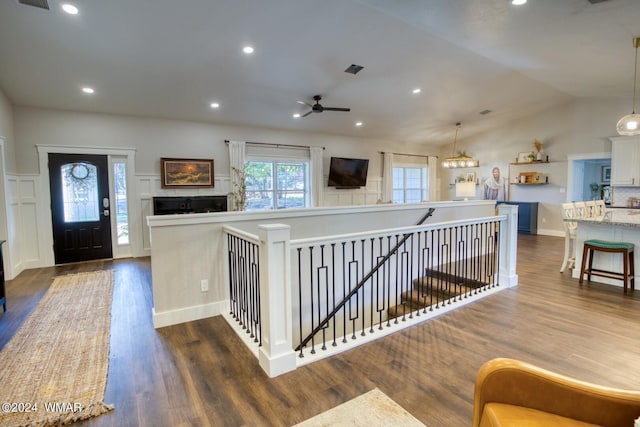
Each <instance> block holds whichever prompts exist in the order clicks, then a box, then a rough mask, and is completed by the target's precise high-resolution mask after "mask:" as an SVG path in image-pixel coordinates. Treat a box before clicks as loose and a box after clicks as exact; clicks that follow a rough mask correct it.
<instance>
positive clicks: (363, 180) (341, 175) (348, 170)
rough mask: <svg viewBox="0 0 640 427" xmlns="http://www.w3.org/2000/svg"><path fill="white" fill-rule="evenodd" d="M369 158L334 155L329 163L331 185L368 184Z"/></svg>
mask: <svg viewBox="0 0 640 427" xmlns="http://www.w3.org/2000/svg"><path fill="white" fill-rule="evenodd" d="M368 169H369V159H349V158H345V157H332V158H331V163H330V164H329V184H328V185H329V187H336V188H358V187H364V186H365V185H367V171H368Z"/></svg>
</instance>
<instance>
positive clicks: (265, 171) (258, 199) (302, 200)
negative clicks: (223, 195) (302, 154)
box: [244, 160, 309, 211]
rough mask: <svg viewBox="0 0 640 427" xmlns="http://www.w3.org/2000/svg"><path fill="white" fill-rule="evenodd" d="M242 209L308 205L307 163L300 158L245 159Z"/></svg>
mask: <svg viewBox="0 0 640 427" xmlns="http://www.w3.org/2000/svg"><path fill="white" fill-rule="evenodd" d="M244 171H245V175H246V184H247V203H246V210H248V211H251V210H261V209H286V208H304V207H306V206H309V176H308V175H309V173H308V171H309V165H308V163H307V162H303V161H280V160H273V161H272V160H266V161H248V162H246V163H245V164H244Z"/></svg>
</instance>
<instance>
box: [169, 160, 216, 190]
mask: <svg viewBox="0 0 640 427" xmlns="http://www.w3.org/2000/svg"><path fill="white" fill-rule="evenodd" d="M160 181H161V184H160V185H161V187H162V188H212V187H213V160H212V159H211V160H209V159H168V158H161V159H160Z"/></svg>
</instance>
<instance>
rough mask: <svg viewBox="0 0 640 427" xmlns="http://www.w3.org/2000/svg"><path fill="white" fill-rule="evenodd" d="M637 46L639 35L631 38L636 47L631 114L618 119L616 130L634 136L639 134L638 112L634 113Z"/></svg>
mask: <svg viewBox="0 0 640 427" xmlns="http://www.w3.org/2000/svg"><path fill="white" fill-rule="evenodd" d="M638 46H640V37H635V38H634V39H633V47H634V48H635V49H636V62H635V66H634V68H633V109H632V110H631V114H627V115H626V116H624V117H623V118H621V119H620V120H619V121H618V124H617V125H616V130H617V131H618V133H619V134H620V135H627V136H634V135H640V114H636V79H637V72H638Z"/></svg>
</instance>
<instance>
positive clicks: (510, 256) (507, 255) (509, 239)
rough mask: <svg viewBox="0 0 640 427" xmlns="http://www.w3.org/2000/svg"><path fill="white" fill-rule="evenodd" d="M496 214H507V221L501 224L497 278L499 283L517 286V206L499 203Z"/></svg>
mask: <svg viewBox="0 0 640 427" xmlns="http://www.w3.org/2000/svg"><path fill="white" fill-rule="evenodd" d="M498 214H499V215H506V216H507V221H506V223H505V224H503V227H502V232H501V233H500V271H499V273H498V274H499V276H498V280H499V283H500V284H501V285H506V286H507V287H509V288H511V287H514V286H518V274H517V273H516V261H517V253H518V206H517V205H505V204H499V205H498Z"/></svg>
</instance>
